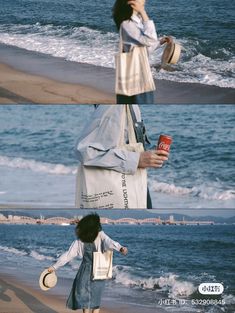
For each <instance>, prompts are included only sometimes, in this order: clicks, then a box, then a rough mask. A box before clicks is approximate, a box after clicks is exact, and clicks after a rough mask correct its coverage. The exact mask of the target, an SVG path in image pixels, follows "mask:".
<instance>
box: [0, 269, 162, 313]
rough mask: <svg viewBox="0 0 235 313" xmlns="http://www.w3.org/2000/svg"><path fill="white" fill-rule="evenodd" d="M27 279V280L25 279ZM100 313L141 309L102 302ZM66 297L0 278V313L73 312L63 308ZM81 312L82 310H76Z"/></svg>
mask: <svg viewBox="0 0 235 313" xmlns="http://www.w3.org/2000/svg"><path fill="white" fill-rule="evenodd" d="M26 279H27V278H26ZM103 302H104V303H103V304H102V308H101V311H100V312H101V313H141V312H143V310H142V308H141V307H138V306H135V305H133V306H132V305H128V304H123V303H113V302H112V301H111V300H110V301H103ZM65 303H66V296H61V295H58V294H55V293H53V290H49V291H42V290H41V289H40V288H39V287H37V286H36V285H35V284H32V285H30V284H29V282H22V281H18V280H16V278H14V277H12V276H10V275H6V274H2V273H1V276H0V312H1V313H32V312H33V313H39V312H40V313H69V312H75V311H73V310H70V309H67V308H66V307H65ZM144 310H145V311H144V312H145V313H164V312H165V311H164V310H161V309H160V310H159V309H148V308H147V309H146V308H144ZM76 312H82V310H76Z"/></svg>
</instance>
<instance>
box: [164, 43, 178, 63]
mask: <svg viewBox="0 0 235 313" xmlns="http://www.w3.org/2000/svg"><path fill="white" fill-rule="evenodd" d="M180 54H181V46H180V45H179V44H178V43H175V42H173V41H172V42H170V43H168V44H167V45H166V47H165V49H164V51H163V54H162V64H176V63H177V62H178V61H179V58H180Z"/></svg>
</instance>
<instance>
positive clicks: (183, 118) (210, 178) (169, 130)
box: [0, 105, 235, 209]
mask: <svg viewBox="0 0 235 313" xmlns="http://www.w3.org/2000/svg"><path fill="white" fill-rule="evenodd" d="M93 111H94V106H93V105H76V106H66V105H58V106H57V105H47V106H43V105H30V106H29V105H19V106H17V105H16V106H10V105H6V106H0V204H3V203H5V204H12V203H15V204H24V205H27V204H29V205H36V206H37V205H44V206H48V207H61V206H69V207H72V206H73V205H74V198H75V176H76V175H75V174H76V168H77V160H76V158H75V153H74V147H75V143H76V140H77V138H78V136H79V134H80V132H81V129H82V128H83V127H84V126H85V125H86V123H87V121H88V119H89V116H90V115H91V114H92V112H93ZM141 111H142V115H143V119H144V121H145V124H146V127H147V129H148V133H149V137H150V140H151V141H152V144H155V143H156V141H157V139H158V137H159V135H160V134H161V133H165V134H169V135H171V136H172V137H173V145H172V150H171V156H170V159H169V161H168V162H167V163H166V164H165V166H164V167H163V168H162V169H159V170H150V171H149V185H150V191H151V194H152V197H153V203H154V207H155V208H158V209H161V208H219V209H222V208H231V209H232V208H233V209H234V207H235V181H234V177H235V169H234V156H235V142H234V138H235V131H234V125H235V106H232V105H170V106H165V105H142V106H141Z"/></svg>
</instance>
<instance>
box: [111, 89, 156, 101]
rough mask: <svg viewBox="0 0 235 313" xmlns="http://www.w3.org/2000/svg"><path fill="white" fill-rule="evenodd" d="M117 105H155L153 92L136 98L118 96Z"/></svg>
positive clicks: (141, 94)
mask: <svg viewBox="0 0 235 313" xmlns="http://www.w3.org/2000/svg"><path fill="white" fill-rule="evenodd" d="M116 99H117V104H154V93H153V91H149V92H144V93H140V94H138V95H134V96H124V95H116Z"/></svg>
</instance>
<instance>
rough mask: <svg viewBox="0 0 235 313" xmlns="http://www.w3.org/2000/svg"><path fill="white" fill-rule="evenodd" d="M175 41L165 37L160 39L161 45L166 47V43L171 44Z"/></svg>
mask: <svg viewBox="0 0 235 313" xmlns="http://www.w3.org/2000/svg"><path fill="white" fill-rule="evenodd" d="M172 41H173V38H172V37H170V36H164V37H162V38H161V39H160V45H164V43H170V42H172Z"/></svg>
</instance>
